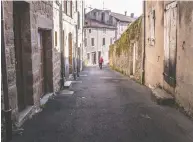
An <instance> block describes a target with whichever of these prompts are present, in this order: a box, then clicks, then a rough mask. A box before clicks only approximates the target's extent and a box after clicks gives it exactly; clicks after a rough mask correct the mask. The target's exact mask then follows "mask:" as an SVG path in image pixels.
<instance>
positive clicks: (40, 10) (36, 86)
mask: <svg viewBox="0 0 193 142" xmlns="http://www.w3.org/2000/svg"><path fill="white" fill-rule="evenodd" d="M30 22H31V23H30V24H31V28H30V31H31V50H32V51H31V58H32V71H30V70H29V73H28V74H32V76H33V83H32V85H29V88H32V90H33V99H34V104H35V105H37V106H38V105H39V102H40V97H41V94H40V93H41V91H40V59H41V56H42V55H40V50H39V47H38V30H41V31H42V34H43V35H42V36H43V38H44V39H43V40H44V44H45V45H43V46H44V54H45V55H44V56H45V59H46V60H45V62H44V64H45V67H46V68H44V78H45V79H46V80H49V81H48V82H47V81H46V84H45V86H46V92H45V93H48V92H52V91H53V90H52V85H51V84H52V82H54V81H53V80H52V76H53V69H54V68H55V66H54V65H57V64H54V63H53V62H54V61H55V60H52V58H53V57H54V54H55V51H54V49H53V48H52V47H53V46H52V45H53V43H52V40H53V39H52V28H53V3H52V2H51V1H31V2H30ZM47 69H49V70H47ZM50 87H51V88H50Z"/></svg>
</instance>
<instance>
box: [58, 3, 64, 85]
mask: <svg viewBox="0 0 193 142" xmlns="http://www.w3.org/2000/svg"><path fill="white" fill-rule="evenodd" d="M62 15H63V14H62V4H60V6H59V28H60V50H61V78H62V80H61V87H63V86H64V34H63V19H62Z"/></svg>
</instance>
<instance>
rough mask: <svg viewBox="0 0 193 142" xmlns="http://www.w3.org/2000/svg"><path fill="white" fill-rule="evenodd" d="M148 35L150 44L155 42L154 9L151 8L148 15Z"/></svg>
mask: <svg viewBox="0 0 193 142" xmlns="http://www.w3.org/2000/svg"><path fill="white" fill-rule="evenodd" d="M148 17H149V37H148V41H149V43H150V45H154V43H155V10H152V11H151V12H150V13H149V15H148Z"/></svg>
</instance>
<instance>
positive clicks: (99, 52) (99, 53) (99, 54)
mask: <svg viewBox="0 0 193 142" xmlns="http://www.w3.org/2000/svg"><path fill="white" fill-rule="evenodd" d="M100 57H101V51H98V62H99V60H100Z"/></svg>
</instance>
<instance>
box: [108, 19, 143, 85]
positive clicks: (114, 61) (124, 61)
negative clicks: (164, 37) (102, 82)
mask: <svg viewBox="0 0 193 142" xmlns="http://www.w3.org/2000/svg"><path fill="white" fill-rule="evenodd" d="M142 45H143V44H142V16H141V17H139V18H138V19H137V20H136V21H134V22H133V23H132V24H130V25H129V26H128V28H127V30H126V31H125V32H124V33H123V34H122V36H121V38H120V39H119V40H117V41H116V42H115V43H114V44H112V45H110V48H109V65H110V66H111V68H113V69H114V70H117V71H119V72H121V73H123V74H125V75H128V76H132V77H134V78H135V79H136V80H138V81H140V82H141V74H142V69H141V66H142Z"/></svg>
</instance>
